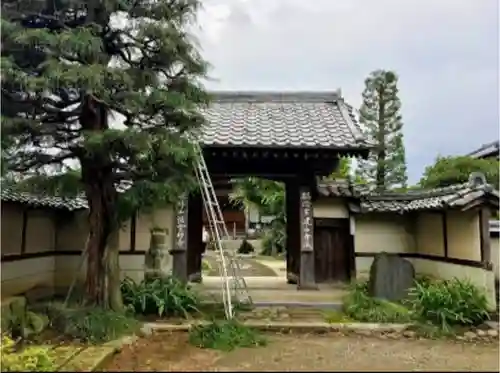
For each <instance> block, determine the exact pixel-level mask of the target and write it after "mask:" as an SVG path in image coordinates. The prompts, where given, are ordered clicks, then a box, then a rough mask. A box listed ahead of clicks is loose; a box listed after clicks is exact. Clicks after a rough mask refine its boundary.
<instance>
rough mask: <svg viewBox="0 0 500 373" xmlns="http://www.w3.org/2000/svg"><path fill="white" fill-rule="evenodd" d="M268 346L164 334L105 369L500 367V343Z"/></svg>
mask: <svg viewBox="0 0 500 373" xmlns="http://www.w3.org/2000/svg"><path fill="white" fill-rule="evenodd" d="M269 338H270V340H269V344H268V346H266V347H263V348H262V347H261V348H251V349H237V350H235V351H233V352H229V353H223V352H219V351H214V350H203V349H199V348H196V347H193V346H191V345H189V344H188V340H187V334H186V333H168V334H167V333H161V334H157V335H154V336H152V337H149V338H147V339H146V338H143V339H141V340H139V341H138V342H137V343H136V344H135V345H134V346H129V347H126V348H124V350H123V351H122V352H121V353H120V354H119V355H117V356H116V357H115V359H114V360H113V361H112V362H110V364H109V365H108V366H107V367H106V369H105V371H149V372H153V371H195V370H196V371H258V370H261V371H262V370H266V371H279V370H281V371H294V370H295V371H297V370H298V371H307V370H309V371H311V370H326V371H341V370H344V371H346V370H347V371H349V370H358V371H359V370H371V371H377V370H380V371H382V370H385V371H398V370H399V371H401V370H416V371H491V372H498V371H499V346H498V345H494V344H478V345H474V344H463V343H457V342H452V341H433V340H420V341H410V340H382V339H377V338H370V337H345V336H335V335H325V336H317V335H283V336H270V337H269Z"/></svg>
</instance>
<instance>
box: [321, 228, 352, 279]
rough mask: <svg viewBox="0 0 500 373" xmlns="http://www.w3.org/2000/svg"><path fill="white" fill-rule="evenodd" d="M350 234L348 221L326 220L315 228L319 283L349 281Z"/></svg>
mask: <svg viewBox="0 0 500 373" xmlns="http://www.w3.org/2000/svg"><path fill="white" fill-rule="evenodd" d="M350 239H351V238H350V234H349V220H348V219H328V220H326V219H324V220H320V221H318V223H317V224H316V226H315V228H314V240H315V242H314V251H315V263H314V264H315V273H316V282H317V283H328V282H338V281H349V280H350V273H351V268H350V267H351V266H350V250H351V245H350Z"/></svg>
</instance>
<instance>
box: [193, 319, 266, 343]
mask: <svg viewBox="0 0 500 373" xmlns="http://www.w3.org/2000/svg"><path fill="white" fill-rule="evenodd" d="M189 342H190V343H191V344H192V345H194V346H196V347H200V348H210V349H215V350H221V351H231V350H234V349H235V348H239V347H258V346H264V345H266V344H267V339H266V338H265V337H264V336H263V335H261V334H260V333H258V332H257V331H256V330H254V329H252V328H249V327H248V326H245V325H243V324H241V323H240V322H239V321H237V320H235V319H233V320H229V321H213V322H211V323H210V324H207V325H198V326H195V327H193V328H192V329H191V330H190V332H189Z"/></svg>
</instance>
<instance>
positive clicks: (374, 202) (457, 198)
mask: <svg viewBox="0 0 500 373" xmlns="http://www.w3.org/2000/svg"><path fill="white" fill-rule="evenodd" d="M318 193H319V195H320V196H322V197H353V198H356V199H359V206H360V212H400V213H403V212H410V211H421V210H440V209H446V208H457V207H463V206H466V205H468V204H469V203H471V202H473V201H475V200H478V199H480V198H482V197H485V196H489V197H491V198H492V199H493V200H494V201H496V204H498V199H499V195H498V192H497V191H495V190H494V189H493V187H491V186H490V185H488V184H474V183H472V182H468V183H464V184H457V185H452V186H448V187H444V188H436V189H431V190H413V191H408V192H406V193H395V192H388V193H382V194H379V193H373V192H369V191H368V190H367V189H366V188H364V187H362V186H356V185H352V184H350V183H348V182H346V181H340V182H339V181H336V182H331V183H322V184H319V186H318Z"/></svg>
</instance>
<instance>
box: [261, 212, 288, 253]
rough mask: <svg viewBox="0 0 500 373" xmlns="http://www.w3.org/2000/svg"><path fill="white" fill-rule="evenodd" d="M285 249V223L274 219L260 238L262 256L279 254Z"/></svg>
mask: <svg viewBox="0 0 500 373" xmlns="http://www.w3.org/2000/svg"><path fill="white" fill-rule="evenodd" d="M285 248H286V223H285V222H283V221H281V220H279V219H276V220H273V222H272V223H271V226H270V227H269V228H268V229H266V230H265V231H264V235H263V237H262V252H261V254H262V255H273V254H281V253H284V252H285Z"/></svg>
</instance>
